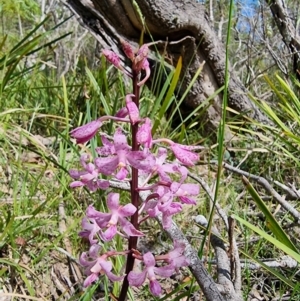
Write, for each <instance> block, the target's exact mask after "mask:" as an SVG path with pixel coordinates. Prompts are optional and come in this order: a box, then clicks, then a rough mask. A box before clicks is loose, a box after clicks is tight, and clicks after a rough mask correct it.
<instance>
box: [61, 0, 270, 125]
mask: <svg viewBox="0 0 300 301" xmlns="http://www.w3.org/2000/svg"><path fill="white" fill-rule="evenodd" d="M133 2H135V3H136V4H137V5H138V7H139V9H140V11H141V13H142V15H143V16H144V18H145V23H146V27H147V29H148V30H149V32H150V33H151V37H150V35H149V34H148V33H149V32H147V31H146V32H145V36H144V42H152V41H153V40H154V41H158V40H162V41H168V43H158V44H157V45H156V47H157V48H158V49H159V51H161V53H163V50H164V49H166V51H167V53H166V56H167V57H168V58H169V59H170V60H169V61H170V62H171V63H172V65H173V66H175V65H176V63H177V61H178V58H179V56H182V57H183V70H182V72H181V81H182V85H181V88H180V89H181V90H180V91H179V94H180V93H181V94H182V93H183V92H184V91H185V90H186V88H187V87H188V85H189V83H190V82H191V80H192V78H193V76H194V74H195V73H196V71H197V70H198V68H199V66H200V64H201V63H202V62H203V61H205V62H206V63H205V65H204V68H203V71H202V73H201V75H200V77H199V78H198V79H197V81H196V82H195V84H194V85H193V88H192V89H191V91H190V92H189V93H188V95H187V97H186V99H185V104H186V105H188V106H189V107H191V108H196V107H198V106H199V105H200V104H202V103H203V102H204V101H205V100H206V99H207V98H208V97H209V96H211V95H213V94H214V93H215V92H216V91H217V90H218V89H219V88H220V87H222V86H223V85H224V78H225V47H224V45H223V44H222V43H221V42H220V41H219V40H218V38H217V35H216V34H215V32H214V30H213V29H212V28H211V27H210V25H209V20H208V18H207V16H206V14H205V10H204V7H203V5H201V4H200V3H196V1H192V0H135V1H132V0H105V1H104V0H67V2H66V4H67V6H68V7H69V8H70V9H71V10H72V11H73V12H74V13H75V14H77V15H78V17H79V21H80V22H82V24H83V25H84V26H85V27H86V28H88V29H89V30H90V31H91V33H92V34H93V35H94V36H95V38H96V39H97V40H98V41H99V42H100V45H101V47H102V48H108V49H111V50H113V51H115V52H117V53H118V54H119V55H120V56H121V57H122V59H123V61H124V63H125V65H126V59H125V58H124V55H123V53H122V50H121V48H120V40H121V39H125V40H127V41H129V42H130V43H131V44H132V45H137V44H138V40H139V37H140V33H141V30H142V28H143V25H142V22H141V20H140V15H139V14H138V12H137V11H138V10H137V8H136V6H135V5H133V4H132V3H133ZM178 41H179V42H178ZM152 50H153V54H154V47H153V48H152ZM153 57H154V55H153ZM228 95H229V99H228V104H229V106H230V107H231V108H233V109H234V110H236V111H237V112H239V113H241V114H242V115H243V114H246V115H247V116H248V117H251V118H253V119H255V120H257V121H259V122H264V123H265V122H267V119H266V117H265V116H264V115H263V114H262V113H261V112H260V111H259V109H258V108H257V107H256V106H255V105H254V104H253V103H251V101H250V100H249V98H248V97H247V94H246V90H245V88H244V87H243V85H242V84H241V83H240V81H239V80H238V78H236V76H235V75H234V73H233V72H232V71H230V84H229V93H228ZM222 99H223V95H222V93H219V94H218V95H216V96H215V97H214V98H213V100H212V101H211V102H210V105H209V107H208V109H207V112H206V116H205V120H204V123H205V125H206V126H205V130H209V131H210V130H213V131H214V130H215V129H216V126H217V125H218V123H219V120H220V118H221V111H222Z"/></svg>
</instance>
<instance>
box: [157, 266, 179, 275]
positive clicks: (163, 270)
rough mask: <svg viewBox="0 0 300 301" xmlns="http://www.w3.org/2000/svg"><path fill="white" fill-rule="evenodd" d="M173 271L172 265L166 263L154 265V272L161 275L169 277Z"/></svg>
mask: <svg viewBox="0 0 300 301" xmlns="http://www.w3.org/2000/svg"><path fill="white" fill-rule="evenodd" d="M174 271H175V268H174V267H173V266H172V265H170V264H169V265H166V266H163V267H159V268H157V267H154V272H155V274H157V275H159V276H161V277H170V276H172V275H173V273H174Z"/></svg>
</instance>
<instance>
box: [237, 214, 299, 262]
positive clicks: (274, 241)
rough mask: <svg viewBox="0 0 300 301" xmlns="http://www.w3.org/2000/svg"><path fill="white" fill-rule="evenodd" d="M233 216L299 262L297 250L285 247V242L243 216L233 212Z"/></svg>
mask: <svg viewBox="0 0 300 301" xmlns="http://www.w3.org/2000/svg"><path fill="white" fill-rule="evenodd" d="M233 217H234V218H235V219H236V220H237V221H239V222H240V223H241V224H243V225H245V226H246V227H248V228H249V229H251V230H252V231H254V232H256V233H257V234H258V235H260V236H261V237H263V238H264V239H266V240H267V241H269V242H270V243H271V244H273V245H274V246H275V247H276V248H278V249H280V250H281V251H283V252H284V253H286V254H288V255H290V256H291V257H293V258H294V259H295V260H296V261H297V262H298V263H300V254H299V253H298V252H295V251H294V250H292V249H291V248H289V247H287V246H286V245H285V244H283V243H282V242H280V241H279V240H277V239H276V238H274V237H272V236H271V235H269V234H267V233H266V232H265V231H263V230H261V229H259V228H258V227H256V226H254V225H253V224H251V223H249V222H247V221H246V220H244V219H243V218H241V217H239V216H237V215H235V214H234V215H233Z"/></svg>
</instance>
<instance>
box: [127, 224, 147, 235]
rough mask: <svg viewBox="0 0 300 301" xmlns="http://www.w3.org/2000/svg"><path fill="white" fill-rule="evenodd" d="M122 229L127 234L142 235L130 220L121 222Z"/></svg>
mask: <svg viewBox="0 0 300 301" xmlns="http://www.w3.org/2000/svg"><path fill="white" fill-rule="evenodd" d="M122 230H123V231H124V233H126V234H127V235H128V236H144V233H143V232H141V231H139V230H137V229H136V228H135V227H134V226H133V225H132V224H131V223H130V222H127V223H125V224H123V226H122Z"/></svg>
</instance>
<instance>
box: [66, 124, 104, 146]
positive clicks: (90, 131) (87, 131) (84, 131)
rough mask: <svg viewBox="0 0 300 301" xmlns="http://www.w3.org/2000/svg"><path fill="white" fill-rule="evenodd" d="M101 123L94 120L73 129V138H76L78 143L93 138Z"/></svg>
mask: <svg viewBox="0 0 300 301" xmlns="http://www.w3.org/2000/svg"><path fill="white" fill-rule="evenodd" d="M101 125H102V122H101V121H99V120H94V121H92V122H89V123H87V124H85V125H82V126H80V127H78V128H76V129H74V130H72V131H71V132H70V135H71V137H72V138H75V139H76V143H85V142H87V141H89V140H91V139H92V138H93V137H94V136H95V135H96V133H97V132H98V130H99V128H100V127H101Z"/></svg>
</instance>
